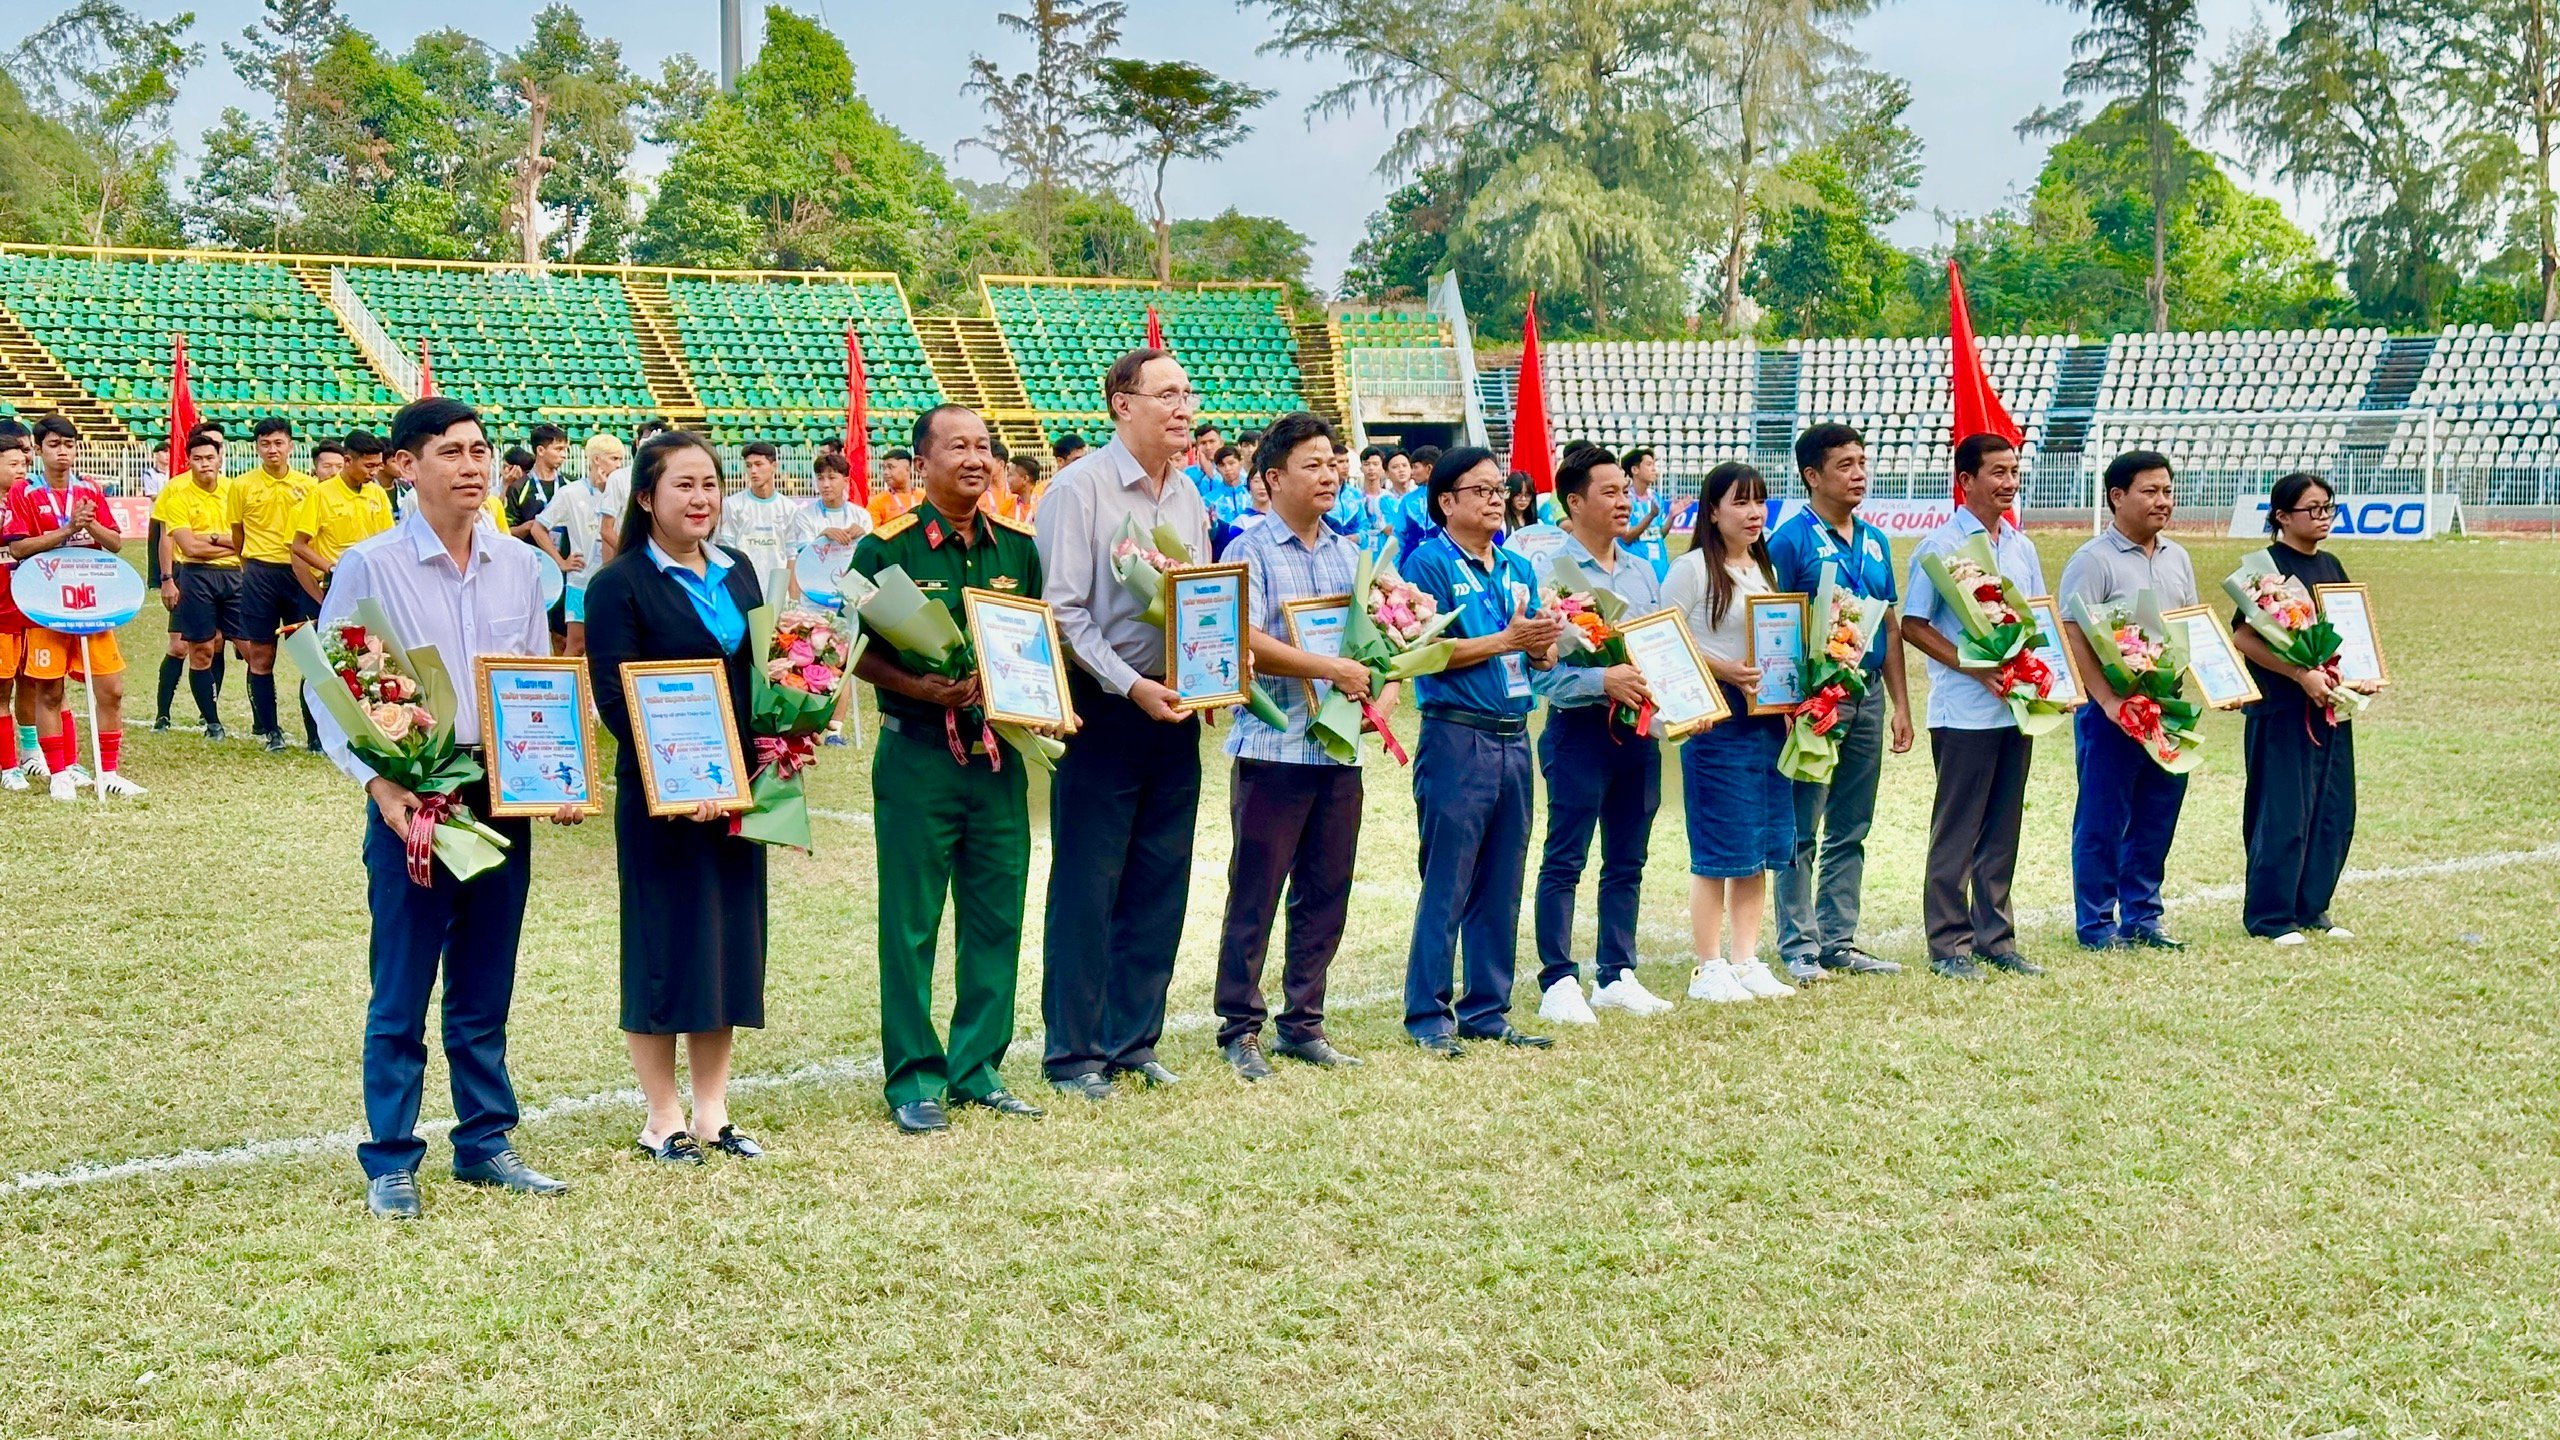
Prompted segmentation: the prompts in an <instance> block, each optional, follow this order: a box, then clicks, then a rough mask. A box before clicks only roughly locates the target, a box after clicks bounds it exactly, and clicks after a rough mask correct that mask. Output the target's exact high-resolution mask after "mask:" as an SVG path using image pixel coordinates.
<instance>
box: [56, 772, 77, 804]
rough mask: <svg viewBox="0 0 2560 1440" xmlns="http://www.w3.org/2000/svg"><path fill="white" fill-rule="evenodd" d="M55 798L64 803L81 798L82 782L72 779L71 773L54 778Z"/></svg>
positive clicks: (64, 773)
mask: <svg viewBox="0 0 2560 1440" xmlns="http://www.w3.org/2000/svg"><path fill="white" fill-rule="evenodd" d="M53 798H54V799H56V800H61V801H64V802H69V801H73V800H77V799H79V798H80V782H79V781H77V780H74V779H72V778H71V772H70V771H68V770H66V771H64V772H63V773H61V774H59V775H56V776H54V777H53Z"/></svg>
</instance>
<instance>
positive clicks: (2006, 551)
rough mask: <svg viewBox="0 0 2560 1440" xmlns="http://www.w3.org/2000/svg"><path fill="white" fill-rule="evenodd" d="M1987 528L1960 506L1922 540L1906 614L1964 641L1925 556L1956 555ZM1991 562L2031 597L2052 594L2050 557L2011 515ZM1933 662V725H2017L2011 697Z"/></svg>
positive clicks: (1995, 540)
mask: <svg viewBox="0 0 2560 1440" xmlns="http://www.w3.org/2000/svg"><path fill="white" fill-rule="evenodd" d="M1982 533H1984V532H1983V529H1982V522H1981V521H1979V520H1976V519H1974V518H1973V512H1972V511H1970V510H1967V509H1965V508H1963V507H1962V506H1958V507H1957V508H1956V513H1955V514H1954V515H1953V516H1952V517H1950V518H1949V519H1948V520H1947V522H1946V523H1945V524H1943V525H1940V526H1939V527H1938V528H1937V529H1935V530H1932V531H1930V532H1929V538H1927V539H1925V540H1923V541H1921V542H1920V548H1918V549H1917V550H1914V551H1912V552H1911V575H1910V578H1909V579H1908V580H1906V581H1904V582H1903V586H1902V594H1903V600H1902V608H1903V613H1904V614H1906V615H1908V616H1910V617H1911V618H1912V619H1914V620H1919V621H1923V622H1925V623H1927V624H1928V625H1929V627H1930V628H1932V629H1934V630H1936V631H1937V632H1938V633H1939V634H1941V635H1944V636H1946V637H1947V639H1948V640H1949V641H1951V642H1954V643H1957V644H1961V643H1963V640H1964V625H1963V624H1962V622H1960V621H1958V620H1957V619H1956V616H1955V612H1954V611H1952V610H1949V609H1948V608H1947V602H1946V600H1945V599H1944V598H1943V597H1942V596H1940V595H1939V594H1938V587H1937V586H1936V585H1935V584H1933V583H1931V582H1930V579H1929V575H1928V572H1926V571H1924V570H1922V569H1921V568H1920V560H1921V557H1923V556H1927V555H1947V554H1951V553H1953V552H1954V551H1955V550H1956V549H1958V548H1959V547H1961V546H1962V545H1964V544H1965V543H1966V542H1967V541H1969V540H1971V539H1972V538H1973V537H1974V536H1976V535H1980V534H1982ZM1991 562H1992V563H1993V564H1994V565H1997V566H1999V567H2000V573H2001V574H2002V575H2003V576H2005V577H2007V578H2008V579H2010V580H2014V581H2016V582H2017V585H2018V588H2019V589H2020V590H2023V591H2025V592H2026V594H2027V598H2029V599H2034V598H2035V597H2036V596H2039V595H2042V594H2045V593H2046V591H2045V588H2044V561H2043V559H2042V558H2041V557H2039V556H2038V555H2037V554H2036V547H2035V542H2034V541H2031V540H2029V539H2028V538H2027V536H2026V532H2024V531H2022V530H2020V529H2019V528H2018V527H2017V526H2015V525H2012V524H2010V523H2009V522H2008V521H2007V520H2006V519H2003V520H2002V521H2001V522H2000V533H1999V534H1997V535H1994V536H1992V537H1991ZM1928 666H1929V728H1930V729H1932V730H2009V729H2014V728H2016V726H2017V723H2018V721H2017V717H2015V716H2013V715H2011V714H2010V713H2009V705H2008V702H2007V701H2004V700H2002V699H2001V698H2000V697H1998V696H1996V695H1994V694H1992V693H1991V692H1990V691H1989V690H1986V689H1984V688H1983V687H1982V685H1981V684H1980V683H1979V682H1977V681H1975V680H1973V679H1971V678H1970V677H1968V676H1967V675H1965V674H1964V673H1962V672H1960V671H1958V670H1956V669H1955V668H1954V667H1952V666H1948V665H1941V664H1939V663H1938V662H1937V661H1936V660H1935V659H1931V660H1929V661H1928Z"/></svg>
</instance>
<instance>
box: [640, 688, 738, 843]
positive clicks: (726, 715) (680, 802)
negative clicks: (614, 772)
mask: <svg viewBox="0 0 2560 1440" xmlns="http://www.w3.org/2000/svg"><path fill="white" fill-rule="evenodd" d="M661 676H663V677H667V678H671V679H672V678H680V677H684V676H694V677H700V678H705V679H707V680H708V681H709V682H710V686H711V694H712V698H713V701H714V703H715V704H716V705H717V706H718V707H719V709H718V714H719V719H720V735H721V740H722V745H723V748H724V750H725V751H726V758H727V763H728V766H729V777H730V778H729V780H728V781H727V782H726V783H723V782H721V781H720V780H719V779H718V777H717V776H714V777H713V782H712V783H713V784H714V785H715V786H718V787H719V788H720V789H721V790H722V792H723V793H720V794H716V795H703V796H699V797H694V798H689V799H673V800H670V799H666V798H664V796H665V794H666V790H665V786H664V784H663V783H662V781H663V780H664V778H666V777H663V776H662V775H661V773H660V771H659V768H658V767H659V764H660V763H661V761H662V760H663V759H665V758H667V757H664V756H662V755H660V753H659V750H660V743H659V741H658V740H657V739H656V738H655V737H654V736H653V735H652V734H651V731H650V724H651V721H650V712H649V708H648V706H647V704H646V702H645V700H644V698H643V694H642V686H643V684H644V682H647V681H649V680H651V679H653V678H655V677H661ZM622 698H623V702H624V703H625V704H626V705H628V706H629V707H630V712H631V740H632V743H633V744H634V745H635V746H636V747H638V749H639V751H640V786H641V793H642V795H643V796H644V797H645V798H646V799H647V802H648V806H649V814H650V816H651V817H652V818H664V817H667V816H672V815H690V814H692V813H693V811H694V807H695V806H696V805H697V804H699V803H701V801H703V800H710V801H713V802H714V804H715V807H716V808H717V809H718V810H719V811H720V813H722V814H724V815H734V814H737V813H739V812H740V811H745V810H752V809H754V808H755V803H756V800H755V793H754V790H753V788H752V777H750V776H749V775H748V773H747V752H746V746H745V744H744V743H743V742H742V741H741V740H740V739H739V736H738V715H737V711H736V710H735V709H733V708H731V697H730V694H729V669H728V665H727V664H726V662H723V661H720V660H635V661H633V662H631V663H630V664H627V665H625V666H623V667H622ZM693 738H695V739H699V738H701V737H693Z"/></svg>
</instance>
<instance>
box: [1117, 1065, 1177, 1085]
mask: <svg viewBox="0 0 2560 1440" xmlns="http://www.w3.org/2000/svg"><path fill="white" fill-rule="evenodd" d="M1116 1073H1118V1074H1121V1075H1134V1076H1136V1077H1138V1083H1140V1084H1142V1085H1145V1086H1148V1087H1149V1088H1151V1089H1161V1088H1162V1087H1164V1086H1167V1085H1179V1084H1181V1083H1182V1077H1181V1076H1179V1075H1176V1074H1174V1073H1173V1072H1172V1071H1170V1070H1167V1069H1166V1068H1164V1065H1163V1064H1162V1063H1161V1062H1159V1061H1155V1060H1149V1061H1147V1062H1146V1063H1145V1064H1142V1065H1123V1066H1121V1067H1120V1068H1119V1070H1118V1071H1117V1072H1116Z"/></svg>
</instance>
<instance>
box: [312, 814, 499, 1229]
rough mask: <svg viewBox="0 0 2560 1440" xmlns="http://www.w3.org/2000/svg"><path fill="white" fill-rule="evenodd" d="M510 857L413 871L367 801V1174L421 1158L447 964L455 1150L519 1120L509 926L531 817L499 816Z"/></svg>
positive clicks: (492, 1139)
mask: <svg viewBox="0 0 2560 1440" xmlns="http://www.w3.org/2000/svg"><path fill="white" fill-rule="evenodd" d="M489 828H490V829H492V830H495V831H497V832H498V833H499V834H501V835H504V836H506V837H507V839H508V841H509V842H510V848H509V849H508V850H507V852H506V857H507V858H506V860H505V861H504V862H503V863H501V864H500V865H498V866H497V867H496V868H495V869H491V870H484V871H482V872H480V874H478V875H476V876H474V877H473V878H472V879H471V880H470V881H469V882H467V883H466V882H464V881H461V880H456V879H455V878H453V874H452V872H451V871H448V870H446V869H445V868H444V867H443V866H442V865H438V866H436V868H435V883H434V884H433V885H419V884H415V883H413V882H412V881H411V880H410V879H409V863H408V859H407V852H406V851H405V850H404V849H403V848H402V847H401V844H400V837H399V836H397V835H394V834H392V833H391V827H389V826H387V825H385V824H383V823H382V817H381V816H379V815H377V814H376V813H375V812H374V810H373V808H372V807H371V806H370V805H368V806H366V807H365V812H364V868H365V879H366V883H367V887H368V890H369V898H370V899H371V901H372V907H373V1002H372V1004H371V1005H370V1006H369V1007H368V1008H367V1010H366V1012H365V1022H364V1119H365V1128H366V1129H367V1130H369V1131H370V1132H372V1138H371V1139H369V1140H367V1141H365V1143H363V1144H362V1145H359V1146H357V1147H356V1160H357V1162H358V1163H360V1164H362V1165H363V1166H364V1173H365V1176H366V1178H368V1179H371V1178H374V1177H377V1176H382V1175H389V1174H391V1173H393V1172H395V1171H401V1170H409V1171H414V1170H416V1169H417V1168H418V1162H419V1161H421V1160H423V1159H425V1158H426V1154H427V1142H425V1141H424V1140H421V1139H419V1138H418V1102H419V1099H420V1097H421V1095H422V1094H423V1093H424V1091H425V1089H426V1076H427V996H428V993H429V992H430V991H432V990H433V989H434V988H435V984H436V976H437V973H438V972H439V971H441V972H442V973H443V976H444V1058H445V1066H446V1068H447V1069H449V1070H451V1071H452V1072H453V1115H454V1125H453V1156H454V1161H455V1163H457V1164H463V1165H468V1164H471V1163H473V1162H475V1161H480V1160H486V1159H488V1158H489V1157H490V1156H492V1155H495V1154H497V1153H498V1152H499V1151H501V1150H504V1149H506V1148H507V1132H508V1131H510V1130H513V1129H514V1128H515V1125H516V1092H515V1086H514V1085H513V1083H511V1082H510V1081H509V1080H508V1079H507V1006H508V1004H509V1002H510V1001H512V1000H513V999H514V996H515V987H516V937H517V935H518V934H519V933H520V932H521V931H522V930H523V928H524V899H525V891H526V890H527V889H528V888H529V884H530V882H531V880H532V877H533V827H532V825H531V824H530V823H529V822H526V821H523V820H494V821H491V822H489Z"/></svg>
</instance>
